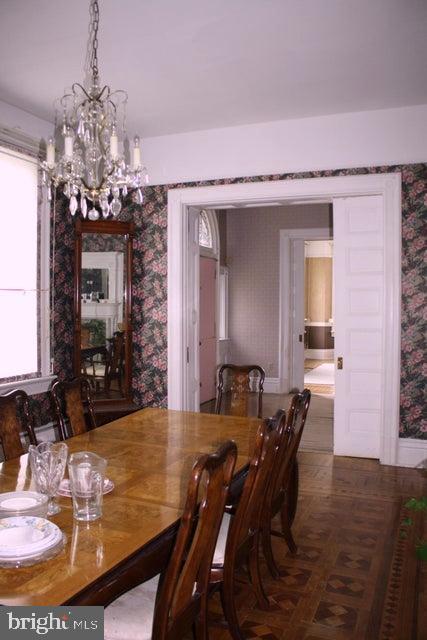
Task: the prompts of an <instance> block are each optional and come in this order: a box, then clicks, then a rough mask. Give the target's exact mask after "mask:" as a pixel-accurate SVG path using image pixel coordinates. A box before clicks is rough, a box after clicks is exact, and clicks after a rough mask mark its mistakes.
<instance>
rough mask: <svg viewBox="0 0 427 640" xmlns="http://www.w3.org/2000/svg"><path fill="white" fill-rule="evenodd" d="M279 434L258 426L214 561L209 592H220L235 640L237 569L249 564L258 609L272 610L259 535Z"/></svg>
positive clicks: (240, 638)
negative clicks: (264, 580) (238, 494)
mask: <svg viewBox="0 0 427 640" xmlns="http://www.w3.org/2000/svg"><path fill="white" fill-rule="evenodd" d="M278 440H279V432H278V431H277V430H276V429H274V428H272V426H271V425H270V424H269V422H268V421H267V420H264V421H263V422H262V423H261V424H260V426H259V427H258V431H257V435H256V439H255V449H254V454H253V456H252V459H251V461H250V464H249V470H248V473H247V476H246V480H245V484H244V487H243V491H242V495H241V497H240V500H239V502H238V504H237V507H236V508H235V510H234V509H233V510H232V513H228V512H226V513H224V516H223V519H222V522H221V528H220V532H219V535H218V542H217V545H216V548H215V553H214V557H213V562H212V568H211V572H210V579H209V589H210V592H213V591H215V590H217V589H219V590H220V595H221V603H222V607H223V611H224V616H225V619H226V622H227V624H228V629H229V632H230V634H231V636H232V637H233V639H234V640H243V638H244V636H243V635H242V632H241V630H240V625H239V620H238V617H237V611H236V604H235V598H234V588H235V582H236V569H238V568H239V567H240V566H241V565H242V564H243V563H246V564H247V568H248V573H249V579H250V582H251V585H252V587H253V590H254V593H255V596H256V599H257V602H258V606H259V607H260V608H261V609H264V610H267V609H269V606H270V605H269V601H268V598H267V596H266V594H265V591H264V588H263V585H262V581H261V575H260V568H259V553H258V548H259V534H260V526H261V514H262V506H263V502H264V496H265V493H266V490H267V487H268V484H269V481H270V475H271V467H272V464H273V460H274V456H275V451H276V447H277V443H278Z"/></svg>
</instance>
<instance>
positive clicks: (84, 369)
mask: <svg viewBox="0 0 427 640" xmlns="http://www.w3.org/2000/svg"><path fill="white" fill-rule="evenodd" d="M132 236H133V224H132V223H129V222H116V221H110V220H108V221H96V222H92V221H88V220H77V222H76V260H75V287H74V294H75V298H74V302H75V304H74V306H75V340H74V348H75V354H74V373H75V375H76V376H78V375H85V376H87V378H88V380H89V383H90V385H91V389H92V395H93V397H94V399H95V400H103V401H117V400H122V399H130V397H131V368H132V363H131V349H132V324H131V281H132V274H131V269H132Z"/></svg>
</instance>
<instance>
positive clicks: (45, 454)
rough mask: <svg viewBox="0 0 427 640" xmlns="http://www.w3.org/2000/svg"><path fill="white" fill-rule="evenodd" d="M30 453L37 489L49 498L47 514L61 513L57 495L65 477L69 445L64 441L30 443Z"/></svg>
mask: <svg viewBox="0 0 427 640" xmlns="http://www.w3.org/2000/svg"><path fill="white" fill-rule="evenodd" d="M28 455H29V458H30V466H31V473H32V476H33V478H34V482H35V484H36V487H37V491H39V492H40V493H44V494H45V495H47V497H48V498H49V502H48V508H47V515H48V516H52V515H54V514H55V513H59V511H61V507H60V506H59V505H58V504H57V502H55V495H56V492H57V491H58V488H59V485H60V483H61V480H62V478H63V477H64V472H65V465H66V464H67V457H68V447H67V445H66V444H65V443H64V442H41V443H40V444H39V445H37V446H35V445H33V444H30V446H29V448H28Z"/></svg>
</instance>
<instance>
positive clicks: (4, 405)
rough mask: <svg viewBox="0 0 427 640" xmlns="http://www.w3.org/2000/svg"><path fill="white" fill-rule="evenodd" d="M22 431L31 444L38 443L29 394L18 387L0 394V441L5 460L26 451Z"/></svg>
mask: <svg viewBox="0 0 427 640" xmlns="http://www.w3.org/2000/svg"><path fill="white" fill-rule="evenodd" d="M21 431H24V433H25V434H26V435H27V437H28V439H29V441H30V444H37V439H36V434H35V432H34V424H33V417H32V414H31V411H30V403H29V399H28V395H27V394H26V393H25V391H22V390H21V389H16V390H14V391H10V392H9V393H6V394H5V395H3V396H0V442H1V445H2V448H3V455H4V459H5V460H9V459H10V458H17V457H18V456H21V455H22V454H23V453H25V450H24V447H23V445H22V441H21V436H20V433H21Z"/></svg>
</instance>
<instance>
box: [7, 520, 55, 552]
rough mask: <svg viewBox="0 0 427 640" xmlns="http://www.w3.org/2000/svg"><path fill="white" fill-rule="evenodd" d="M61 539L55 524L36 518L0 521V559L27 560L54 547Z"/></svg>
mask: <svg viewBox="0 0 427 640" xmlns="http://www.w3.org/2000/svg"><path fill="white" fill-rule="evenodd" d="M61 538H62V532H61V530H60V529H59V527H57V526H56V524H53V522H49V520H46V519H45V518H38V517H36V516H14V517H11V518H1V519H0V559H15V558H16V559H19V558H29V557H32V556H33V555H37V554H40V553H42V552H43V551H46V550H47V549H49V548H50V547H53V546H55V545H56V544H58V542H59V541H60V540H61Z"/></svg>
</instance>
